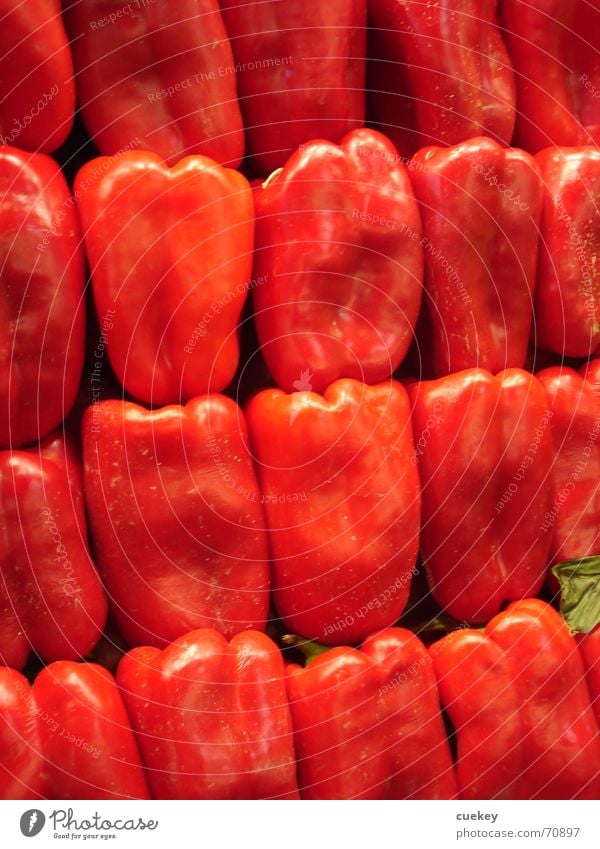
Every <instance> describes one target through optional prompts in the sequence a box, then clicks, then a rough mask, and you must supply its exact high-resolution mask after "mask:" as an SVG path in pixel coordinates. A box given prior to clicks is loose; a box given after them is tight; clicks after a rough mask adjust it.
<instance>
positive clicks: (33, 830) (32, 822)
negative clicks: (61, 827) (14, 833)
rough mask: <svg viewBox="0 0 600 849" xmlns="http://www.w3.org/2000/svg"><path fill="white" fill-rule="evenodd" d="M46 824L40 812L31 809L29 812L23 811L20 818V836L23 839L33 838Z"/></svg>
mask: <svg viewBox="0 0 600 849" xmlns="http://www.w3.org/2000/svg"><path fill="white" fill-rule="evenodd" d="M45 824H46V817H45V815H44V814H43V813H42V811H38V810H37V808H32V809H31V810H30V811H25V813H24V814H23V815H22V816H21V834H23V835H24V836H25V837H35V836H36V834H39V833H40V831H41V830H42V829H43V827H44V825H45Z"/></svg>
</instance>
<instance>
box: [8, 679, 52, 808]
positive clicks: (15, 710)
mask: <svg viewBox="0 0 600 849" xmlns="http://www.w3.org/2000/svg"><path fill="white" fill-rule="evenodd" d="M42 763H43V761H42V755H41V750H40V739H39V729H38V726H37V722H36V706H35V703H34V701H33V697H32V695H31V689H30V687H29V682H28V681H27V679H26V678H25V677H24V676H23V675H21V673H20V672H16V671H15V670H14V669H8V668H7V667H0V799H40V798H42V796H43V792H44V789H45V788H44V777H43V775H42Z"/></svg>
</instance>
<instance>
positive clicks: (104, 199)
mask: <svg viewBox="0 0 600 849" xmlns="http://www.w3.org/2000/svg"><path fill="white" fill-rule="evenodd" d="M0 192H1V194H2V205H1V209H0V226H1V228H2V232H3V233H4V239H3V243H2V248H1V250H0V255H1V258H2V264H3V272H2V279H3V283H2V287H3V292H4V295H5V298H4V307H3V316H2V327H3V333H4V335H5V345H4V346H3V351H4V353H3V355H2V361H1V363H2V365H1V371H0V446H1V447H9V446H12V447H18V446H22V445H27V444H28V443H31V442H34V441H36V440H38V439H39V438H42V437H44V436H45V435H47V434H48V433H49V432H50V431H51V430H52V429H53V428H54V427H56V426H57V425H58V424H60V422H61V421H62V420H63V419H64V418H65V417H66V415H67V413H68V411H69V409H70V408H71V406H72V404H73V401H74V398H75V395H76V392H77V387H78V385H79V380H80V377H81V371H82V364H83V358H84V344H85V300H84V290H85V276H84V248H83V245H84V242H85V253H86V254H87V259H88V262H89V265H90V269H91V279H92V288H93V294H94V300H95V306H96V313H97V317H98V320H99V323H100V329H101V335H100V338H99V340H98V345H92V352H93V355H92V363H93V366H92V370H91V372H92V373H91V376H90V380H92V382H93V381H94V380H95V379H97V380H98V382H99V381H100V375H101V374H102V373H103V371H102V369H103V364H104V362H106V360H107V359H108V361H109V362H110V364H111V366H112V367H113V369H114V371H115V373H116V375H117V377H118V379H119V381H120V382H121V384H122V385H123V386H124V388H125V390H126V391H127V392H128V393H129V394H130V395H132V396H133V397H134V398H136V399H138V400H140V401H142V402H144V403H152V404H154V405H162V404H167V403H178V402H180V401H181V400H189V399H190V398H192V397H194V396H196V395H198V394H204V393H206V392H214V391H221V390H223V389H224V388H225V387H227V386H228V385H229V384H230V383H231V381H232V378H233V377H234V374H235V372H236V368H237V367H238V362H239V341H238V336H239V332H240V323H241V324H242V325H243V323H244V322H241V319H240V316H241V314H242V309H243V307H244V303H245V301H246V298H247V296H248V291H249V290H251V292H252V299H253V305H254V323H255V326H256V330H257V333H258V341H259V344H260V346H261V353H262V355H263V356H264V359H265V361H266V363H267V366H268V367H269V370H270V372H271V374H272V375H273V377H274V379H275V381H276V383H277V384H278V385H279V386H281V387H282V388H284V389H285V390H287V391H293V390H294V389H296V388H313V389H314V390H315V391H317V392H323V391H324V390H325V388H326V387H327V386H329V385H330V384H331V383H332V382H334V381H335V380H336V379H338V378H344V377H349V378H355V379H358V380H362V381H365V382H366V383H370V384H371V383H377V382H379V381H382V380H385V379H386V378H388V377H389V376H390V375H391V374H392V373H393V372H394V371H395V370H396V369H397V368H398V366H399V365H400V364H402V363H403V361H405V362H407V363H408V362H409V361H410V362H412V366H413V369H412V371H413V373H419V374H424V375H425V376H442V375H445V374H449V373H452V372H456V371H460V370H462V369H465V368H471V367H483V368H487V369H489V370H490V371H492V372H493V373H494V374H496V373H498V372H499V371H501V370H502V369H504V368H510V367H516V368H521V367H523V366H524V364H525V362H526V358H527V352H528V343H529V341H530V337H532V338H533V340H534V341H535V343H536V344H537V345H538V346H539V347H541V348H544V349H547V350H549V351H555V352H557V353H558V354H566V355H569V356H572V357H587V356H589V355H590V354H593V353H594V352H597V351H598V349H599V346H600V269H599V268H598V263H597V256H598V254H599V253H600V216H598V205H599V204H600V148H595V147H582V148H572V149H548V150H546V151H543V152H542V153H540V154H538V156H537V157H536V158H535V159H534V158H532V157H531V156H530V155H529V154H527V153H524V152H523V151H520V150H516V149H512V148H510V149H505V148H502V147H500V146H499V145H498V144H496V143H495V142H493V141H491V140H489V139H483V138H479V139H472V140H471V141H469V142H466V143H464V144H462V145H460V146H458V147H454V148H449V149H446V148H425V149H423V150H421V151H419V153H417V154H416V155H415V157H413V158H412V159H411V160H410V161H409V163H408V167H407V166H406V165H405V164H404V163H403V162H402V161H401V160H400V159H399V157H398V154H397V153H396V151H395V149H394V147H393V145H392V144H391V142H390V141H389V140H387V139H386V138H385V137H384V136H382V135H380V134H379V133H377V132H375V131H370V130H357V131H355V132H353V133H351V134H350V135H349V136H347V137H346V138H345V139H344V140H343V141H342V143H341V144H340V145H339V146H338V145H334V144H331V143H327V142H318V141H316V142H311V143H309V144H307V145H305V146H304V147H302V148H300V149H299V150H298V151H296V153H294V154H293V156H292V157H291V159H290V160H289V161H288V163H287V164H286V166H285V168H284V169H283V170H281V171H278V172H275V173H274V174H273V175H271V177H270V178H269V179H268V180H267V181H266V182H265V183H263V184H262V185H260V184H259V185H256V186H255V187H254V190H253V191H252V189H251V187H250V185H249V184H248V182H247V180H246V178H245V177H244V176H242V175H241V174H240V173H239V172H236V171H233V170H229V169H224V168H222V167H221V166H220V165H217V164H216V163H215V162H213V161H212V160H209V159H206V158H203V157H191V158H188V159H186V160H184V161H182V162H181V163H180V164H179V165H178V166H176V167H175V168H173V169H170V168H168V167H167V166H166V165H165V164H164V163H163V162H162V161H161V160H160V159H159V158H158V157H157V156H155V155H154V154H151V153H147V152H127V153H124V154H121V155H119V156H116V157H112V158H111V157H108V158H100V159H95V160H92V161H91V162H89V163H87V164H86V165H85V166H84V167H83V168H82V169H81V171H80V172H79V175H78V177H77V179H76V181H75V187H74V193H73V195H71V194H70V192H69V189H68V187H67V185H66V182H65V180H64V178H63V176H62V174H61V172H60V171H59V169H58V167H57V165H56V164H55V163H54V162H53V161H52V160H51V159H50V158H48V157H46V156H45V155H43V154H31V155H30V154H26V153H23V152H21V151H18V150H17V149H15V148H0ZM79 218H80V219H81V223H82V225H83V235H82V233H81V228H80V224H79ZM534 307H535V308H534ZM246 320H251V319H244V321H246ZM532 322H533V328H532ZM415 331H416V342H414V343H413V339H414V338H415ZM411 343H413V345H412V348H410V350H409V347H410V346H411ZM409 371H410V369H409ZM104 373H105V372H104Z"/></svg>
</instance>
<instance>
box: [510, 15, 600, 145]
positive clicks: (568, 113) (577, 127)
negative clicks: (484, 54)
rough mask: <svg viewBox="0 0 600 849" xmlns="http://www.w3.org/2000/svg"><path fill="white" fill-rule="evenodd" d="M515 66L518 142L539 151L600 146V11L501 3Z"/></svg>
mask: <svg viewBox="0 0 600 849" xmlns="http://www.w3.org/2000/svg"><path fill="white" fill-rule="evenodd" d="M500 12H501V21H502V28H503V35H504V38H505V40H506V43H507V46H508V51H509V53H510V57H511V59H512V63H513V65H514V68H515V79H516V83H517V121H516V132H515V139H516V142H517V144H519V145H521V146H522V147H524V148H525V149H526V150H529V151H531V152H532V153H536V152H537V151H538V150H541V149H542V148H545V147H549V146H551V145H558V146H562V145H566V146H578V145H586V144H598V143H599V142H600V100H599V99H598V95H597V92H598V90H599V88H600V57H599V54H598V33H599V32H600V8H598V5H597V4H596V3H593V2H592V3H590V2H586V0H573V2H568V3H566V2H564V0H500Z"/></svg>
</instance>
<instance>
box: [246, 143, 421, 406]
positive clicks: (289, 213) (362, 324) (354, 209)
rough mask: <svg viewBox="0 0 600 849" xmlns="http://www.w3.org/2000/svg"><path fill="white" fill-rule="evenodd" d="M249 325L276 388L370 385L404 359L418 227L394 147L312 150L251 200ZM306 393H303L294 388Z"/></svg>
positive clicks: (416, 286)
mask: <svg viewBox="0 0 600 849" xmlns="http://www.w3.org/2000/svg"><path fill="white" fill-rule="evenodd" d="M255 201H256V217H257V221H256V242H257V249H256V256H255V265H254V278H255V281H256V283H257V285H255V286H254V287H253V297H254V305H255V322H256V328H257V332H258V338H259V342H260V344H261V346H262V353H263V355H264V357H265V360H266V363H267V366H268V367H269V370H270V371H271V374H272V375H273V377H274V378H275V381H276V382H277V384H278V385H279V386H281V387H282V388H283V389H285V390H286V391H288V392H291V391H293V390H294V389H295V388H298V387H297V386H296V382H297V381H298V380H299V379H301V378H302V376H303V375H304V376H306V372H307V371H308V373H309V375H310V384H311V387H312V388H313V389H314V390H315V391H316V392H323V391H324V390H325V389H326V387H327V386H329V384H330V383H332V382H333V381H334V380H337V379H339V378H343V377H350V378H355V379H357V380H364V381H365V382H366V383H377V382H378V381H381V380H385V379H386V378H387V377H389V376H390V374H391V373H392V372H393V371H394V369H395V368H396V367H397V366H398V365H399V363H400V362H401V360H402V359H403V357H404V355H405V354H406V351H407V349H408V346H409V345H410V342H411V340H412V336H413V330H414V326H415V323H416V319H417V315H418V312H419V306H420V303H421V291H422V272H423V256H422V249H421V246H420V244H419V240H420V238H421V222H420V218H419V211H418V208H417V204H416V202H415V199H414V195H413V191H412V188H411V185H410V181H409V178H408V173H407V171H406V168H405V167H404V165H403V164H402V162H400V161H399V159H398V154H397V153H396V151H395V149H394V147H393V145H392V144H391V143H390V142H389V141H388V140H387V139H385V138H384V137H383V136H382V135H380V134H379V133H377V132H375V131H373V130H356V131H355V132H352V133H350V134H349V135H348V136H346V137H345V138H343V139H342V141H341V142H340V144H339V146H338V145H334V144H331V143H330V142H325V141H315V142H310V143H309V144H306V145H304V146H303V147H301V148H300V149H299V150H298V151H297V152H296V153H294V154H293V156H292V157H291V159H290V160H289V161H288V162H287V164H286V165H285V167H284V169H283V171H281V172H280V173H277V174H275V175H272V177H271V178H270V179H269V180H268V181H267V182H266V183H264V184H263V186H262V188H259V189H257V190H256V191H255ZM300 388H309V387H307V386H306V387H300Z"/></svg>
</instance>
